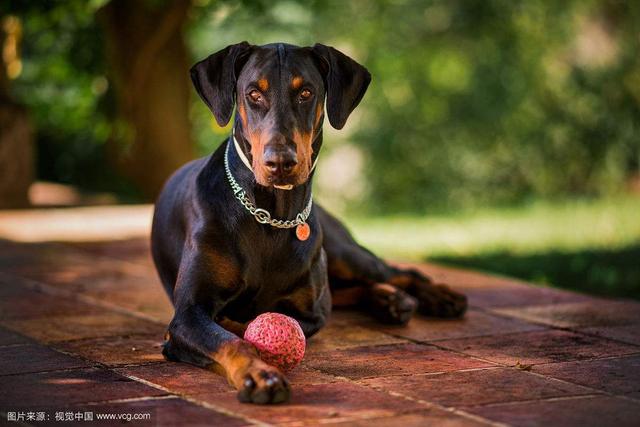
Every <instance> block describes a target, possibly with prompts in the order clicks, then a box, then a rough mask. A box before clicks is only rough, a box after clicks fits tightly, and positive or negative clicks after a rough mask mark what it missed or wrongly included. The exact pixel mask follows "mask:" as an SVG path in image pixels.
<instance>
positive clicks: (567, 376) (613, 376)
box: [533, 355, 640, 398]
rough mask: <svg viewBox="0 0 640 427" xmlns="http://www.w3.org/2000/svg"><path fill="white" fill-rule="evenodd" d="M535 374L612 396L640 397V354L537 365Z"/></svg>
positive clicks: (534, 370) (534, 369)
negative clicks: (602, 391) (601, 391)
mask: <svg viewBox="0 0 640 427" xmlns="http://www.w3.org/2000/svg"><path fill="white" fill-rule="evenodd" d="M533 372H537V373H540V374H543V375H547V376H550V377H553V378H560V379H562V380H565V381H569V382H572V383H574V384H580V385H584V386H588V387H592V388H595V389H597V390H604V391H607V392H609V393H612V394H620V395H626V396H627V397H634V398H640V355H636V356H628V357H619V358H615V359H600V360H583V361H578V362H564V363H551V364H548V365H538V366H535V367H534V368H533Z"/></svg>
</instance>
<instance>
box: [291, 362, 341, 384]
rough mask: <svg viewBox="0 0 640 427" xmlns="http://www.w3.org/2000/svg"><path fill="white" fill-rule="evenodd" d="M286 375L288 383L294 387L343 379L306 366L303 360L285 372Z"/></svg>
mask: <svg viewBox="0 0 640 427" xmlns="http://www.w3.org/2000/svg"><path fill="white" fill-rule="evenodd" d="M286 376H287V379H288V380H289V383H290V384H291V385H292V386H293V387H294V388H297V387H298V386H300V385H313V384H328V383H332V382H338V381H343V379H342V378H337V377H335V376H334V375H331V374H327V373H324V372H321V371H319V370H317V369H314V368H312V367H310V366H308V365H307V362H306V361H304V360H303V361H302V363H301V364H300V365H299V366H297V367H296V368H294V369H293V370H292V371H290V372H287V373H286Z"/></svg>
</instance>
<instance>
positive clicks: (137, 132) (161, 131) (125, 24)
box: [98, 0, 195, 199]
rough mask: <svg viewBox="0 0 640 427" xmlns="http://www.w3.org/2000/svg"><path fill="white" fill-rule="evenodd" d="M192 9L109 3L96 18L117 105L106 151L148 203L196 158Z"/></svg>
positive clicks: (175, 1)
mask: <svg viewBox="0 0 640 427" xmlns="http://www.w3.org/2000/svg"><path fill="white" fill-rule="evenodd" d="M189 7H190V1H189V0H168V1H166V2H164V3H162V2H161V4H158V2H148V1H129V0H112V1H110V2H109V3H108V4H107V5H106V6H104V7H103V8H102V9H101V10H100V11H99V14H98V18H99V20H100V22H101V24H102V26H103V27H104V29H105V34H106V45H107V61H108V67H109V73H110V77H111V78H110V82H111V84H112V85H113V89H114V91H115V94H116V99H117V106H118V111H117V117H116V122H115V123H116V125H115V126H114V132H113V134H112V137H111V140H110V143H109V151H110V153H111V155H112V156H113V159H114V161H115V162H116V163H117V166H118V168H119V169H120V170H121V172H123V173H124V174H125V175H126V176H128V177H129V178H130V179H131V180H132V181H133V182H134V184H136V185H137V186H138V187H139V189H140V190H141V191H142V193H143V195H144V196H145V197H148V198H149V199H153V198H155V197H156V196H157V194H158V192H159V191H160V189H161V187H162V184H163V183H164V181H165V180H166V179H167V177H168V176H169V175H170V174H171V173H172V172H173V171H175V170H176V169H177V168H178V167H180V166H181V165H182V164H184V163H186V162H187V161H189V160H191V159H192V158H194V156H195V148H194V143H193V141H192V139H191V124H190V122H189V117H188V112H189V90H190V89H189V88H190V86H189V79H188V69H189V58H188V54H187V48H186V46H185V43H184V38H183V35H182V29H183V25H184V23H185V21H186V19H187V12H188V10H189Z"/></svg>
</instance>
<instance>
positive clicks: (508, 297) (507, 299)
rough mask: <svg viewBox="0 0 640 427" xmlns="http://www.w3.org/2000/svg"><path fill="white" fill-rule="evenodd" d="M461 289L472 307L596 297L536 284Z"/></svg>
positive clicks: (580, 300)
mask: <svg viewBox="0 0 640 427" xmlns="http://www.w3.org/2000/svg"><path fill="white" fill-rule="evenodd" d="M459 290H460V291H461V292H462V293H464V294H466V295H467V298H468V299H469V305H470V306H472V307H482V308H498V307H526V306H530V305H555V304H562V303H570V302H591V301H594V300H595V299H594V298H592V297H589V296H587V295H581V294H577V293H574V292H569V291H561V290H559V289H554V288H547V287H544V286H535V285H531V284H528V285H522V284H517V285H513V284H511V285H508V286H502V287H495V286H486V287H478V286H474V287H467V286H461V287H459Z"/></svg>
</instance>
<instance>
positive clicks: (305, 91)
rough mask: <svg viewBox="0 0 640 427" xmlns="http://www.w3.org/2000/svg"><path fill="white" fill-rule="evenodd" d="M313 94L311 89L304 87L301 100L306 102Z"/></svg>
mask: <svg viewBox="0 0 640 427" xmlns="http://www.w3.org/2000/svg"><path fill="white" fill-rule="evenodd" d="M311 95H313V94H312V93H311V91H310V90H309V89H303V90H302V92H300V98H299V100H300V102H304V101H307V100H309V99H311Z"/></svg>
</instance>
